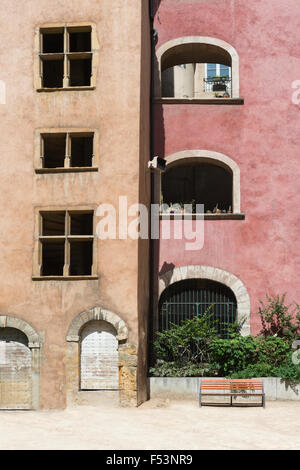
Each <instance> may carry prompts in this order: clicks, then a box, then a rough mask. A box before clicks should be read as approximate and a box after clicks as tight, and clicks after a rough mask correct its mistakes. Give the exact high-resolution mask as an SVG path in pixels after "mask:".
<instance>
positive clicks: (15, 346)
mask: <svg viewBox="0 0 300 470" xmlns="http://www.w3.org/2000/svg"><path fill="white" fill-rule="evenodd" d="M31 363H32V361H31V351H30V349H29V347H28V338H27V336H26V335H25V334H24V333H23V332H22V331H20V330H18V329H16V328H10V327H7V328H0V389H1V393H0V409H11V410H15V409H30V408H32V364H31Z"/></svg>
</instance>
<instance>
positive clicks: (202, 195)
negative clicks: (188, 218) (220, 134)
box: [162, 162, 233, 213]
mask: <svg viewBox="0 0 300 470" xmlns="http://www.w3.org/2000/svg"><path fill="white" fill-rule="evenodd" d="M232 199H233V175H232V172H231V171H229V169H227V168H226V169H225V168H224V167H222V166H217V165H215V164H211V163H203V162H201V163H200V162H194V163H190V164H186V163H181V164H179V163H178V164H176V165H172V166H170V168H168V169H167V171H166V173H165V174H163V175H162V200H163V203H164V204H167V205H168V206H169V207H172V206H174V205H175V204H176V207H180V206H181V207H182V208H184V205H186V204H190V205H191V206H192V210H193V212H196V205H197V204H203V205H204V213H227V212H229V213H230V212H232V206H233V202H232Z"/></svg>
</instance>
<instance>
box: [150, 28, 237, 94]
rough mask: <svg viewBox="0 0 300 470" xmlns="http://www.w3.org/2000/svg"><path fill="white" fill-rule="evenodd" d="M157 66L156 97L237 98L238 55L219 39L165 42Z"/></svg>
mask: <svg viewBox="0 0 300 470" xmlns="http://www.w3.org/2000/svg"><path fill="white" fill-rule="evenodd" d="M157 65H158V71H157V74H158V77H157V78H158V83H157V85H156V96H157V97H160V96H161V97H174V98H200V99H201V98H238V97H239V68H238V67H239V60H238V54H237V52H236V51H235V49H234V48H233V47H232V46H230V44H228V43H226V42H225V41H222V40H220V39H216V38H209V37H201V36H191V37H182V38H177V39H173V40H171V41H168V42H167V43H165V44H163V45H162V46H161V47H160V48H159V49H158V51H157Z"/></svg>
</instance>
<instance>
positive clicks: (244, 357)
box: [209, 335, 258, 376]
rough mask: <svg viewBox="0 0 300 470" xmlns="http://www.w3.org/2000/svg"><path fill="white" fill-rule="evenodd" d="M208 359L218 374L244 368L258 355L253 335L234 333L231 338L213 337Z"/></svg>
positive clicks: (223, 374)
mask: <svg viewBox="0 0 300 470" xmlns="http://www.w3.org/2000/svg"><path fill="white" fill-rule="evenodd" d="M209 352H210V360H211V362H212V364H213V365H214V367H215V369H217V370H218V373H219V375H221V376H227V375H229V374H232V373H233V372H235V371H237V370H243V369H245V368H246V367H247V366H248V365H249V364H251V363H253V362H255V361H256V360H257V357H258V344H257V340H256V339H255V338H253V336H250V335H249V336H238V335H235V336H234V337H233V338H231V339H221V338H218V339H214V340H213V341H212V342H211V344H210V349H209Z"/></svg>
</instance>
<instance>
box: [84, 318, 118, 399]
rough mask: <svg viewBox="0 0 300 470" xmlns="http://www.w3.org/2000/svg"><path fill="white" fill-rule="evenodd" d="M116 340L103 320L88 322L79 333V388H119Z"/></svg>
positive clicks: (112, 331)
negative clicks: (80, 333)
mask: <svg viewBox="0 0 300 470" xmlns="http://www.w3.org/2000/svg"><path fill="white" fill-rule="evenodd" d="M118 361H119V357H118V340H117V339H116V332H115V330H114V328H113V327H112V326H111V325H109V324H108V323H106V322H104V321H93V322H90V323H88V325H87V326H86V327H85V328H84V330H83V332H82V335H81V390H117V389H118V388H119V371H118Z"/></svg>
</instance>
